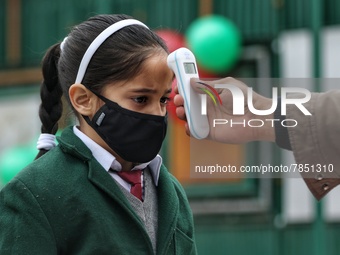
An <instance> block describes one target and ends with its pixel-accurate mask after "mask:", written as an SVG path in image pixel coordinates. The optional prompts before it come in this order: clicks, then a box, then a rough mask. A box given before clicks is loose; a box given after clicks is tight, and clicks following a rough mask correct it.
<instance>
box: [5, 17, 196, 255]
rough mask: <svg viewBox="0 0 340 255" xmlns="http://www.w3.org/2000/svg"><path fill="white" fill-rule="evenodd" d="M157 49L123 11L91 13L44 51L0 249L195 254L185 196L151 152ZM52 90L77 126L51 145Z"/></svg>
mask: <svg viewBox="0 0 340 255" xmlns="http://www.w3.org/2000/svg"><path fill="white" fill-rule="evenodd" d="M167 55H168V52H167V48H166V46H165V45H164V42H163V41H162V40H161V39H160V38H159V37H158V36H157V35H156V34H155V33H154V32H152V31H151V30H150V29H148V28H147V27H146V26H145V25H144V24H143V23H141V22H139V21H137V20H134V19H131V18H130V17H128V16H125V15H100V16H95V17H92V18H90V19H89V20H87V21H86V22H84V23H82V24H80V25H78V26H76V27H75V28H74V29H73V30H72V31H71V33H70V34H69V35H68V37H67V38H65V40H64V41H63V42H62V43H61V44H56V45H54V46H52V47H51V48H50V49H49V50H48V52H47V54H46V55H45V57H44V60H43V68H42V69H43V78H44V79H43V82H42V86H41V99H42V103H41V106H40V110H39V115H40V118H41V121H42V133H43V134H42V136H41V138H40V140H39V142H38V148H39V149H40V153H39V154H38V156H37V158H38V159H37V160H35V161H34V162H33V163H32V164H30V165H29V166H28V167H26V168H25V169H24V170H22V171H21V172H20V173H19V175H17V176H16V177H15V178H14V179H13V180H12V181H11V182H10V183H9V184H8V185H7V186H6V187H4V188H3V189H2V191H1V195H0V212H1V213H0V251H1V254H34V255H37V254H82V255H85V254H118V255H123V254H139V255H140V254H147V255H150V254H185V255H188V254H196V248H195V242H194V231H193V219H192V213H191V210H190V207H189V203H188V200H187V198H186V195H185V192H184V190H183V188H182V187H181V185H180V184H179V183H178V182H177V181H176V179H175V178H174V177H173V176H172V175H171V174H170V173H169V172H168V171H167V169H166V168H165V167H164V166H163V165H162V158H161V157H160V156H159V155H157V153H158V152H159V150H160V148H161V145H162V142H163V139H164V136H165V133H166V126H167V115H166V104H167V102H168V100H169V98H168V97H169V94H170V92H171V83H172V80H173V73H172V72H171V70H170V69H169V68H168V67H167V63H166V60H167ZM62 95H64V96H65V98H66V100H67V101H68V102H69V103H70V106H71V107H72V109H73V110H74V112H75V114H76V116H77V117H78V120H79V125H77V126H73V127H69V128H66V129H65V130H64V131H63V133H62V135H61V137H60V138H58V146H56V147H55V144H54V136H53V134H55V133H56V131H57V129H58V124H57V122H58V120H59V118H60V117H61V112H62V105H61V97H62ZM51 134H52V135H51ZM47 151H48V153H46V152H47ZM43 154H44V155H43Z"/></svg>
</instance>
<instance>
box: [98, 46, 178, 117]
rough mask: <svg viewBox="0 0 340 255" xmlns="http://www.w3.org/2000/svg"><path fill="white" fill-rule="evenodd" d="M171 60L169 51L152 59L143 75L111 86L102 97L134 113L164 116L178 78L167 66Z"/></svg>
mask: <svg viewBox="0 0 340 255" xmlns="http://www.w3.org/2000/svg"><path fill="white" fill-rule="evenodd" d="M167 56H168V54H167V53H166V52H165V51H162V52H159V53H157V54H155V55H152V56H151V57H149V58H148V59H147V60H146V61H145V62H144V64H143V67H142V70H141V72H140V74H139V75H137V76H136V77H135V78H132V79H131V80H128V81H122V82H114V83H112V84H109V85H107V86H106V87H105V88H104V90H103V91H102V95H103V96H104V97H106V98H107V99H109V100H111V101H114V102H116V103H117V104H119V105H120V106H121V107H123V108H126V109H129V110H131V111H135V112H140V113H145V114H152V115H160V116H164V115H165V114H166V106H167V103H168V102H169V96H170V92H171V84H172V81H173V78H174V74H173V72H172V71H171V70H170V68H169V67H168V66H167Z"/></svg>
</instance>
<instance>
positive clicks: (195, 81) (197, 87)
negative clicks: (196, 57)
mask: <svg viewBox="0 0 340 255" xmlns="http://www.w3.org/2000/svg"><path fill="white" fill-rule="evenodd" d="M207 85H210V83H209V81H203V80H200V79H199V78H191V79H190V86H191V87H192V88H193V90H194V91H195V92H196V93H199V94H204V91H203V90H202V89H204V88H205V87H206V86H207Z"/></svg>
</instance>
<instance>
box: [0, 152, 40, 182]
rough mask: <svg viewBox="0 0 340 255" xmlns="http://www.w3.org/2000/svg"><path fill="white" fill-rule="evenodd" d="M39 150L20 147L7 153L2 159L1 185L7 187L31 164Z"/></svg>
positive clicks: (0, 159) (0, 170)
mask: <svg viewBox="0 0 340 255" xmlns="http://www.w3.org/2000/svg"><path fill="white" fill-rule="evenodd" d="M37 153H38V150H37V149H36V148H34V147H32V146H19V147H14V148H12V149H9V150H7V151H5V152H4V153H3V154H1V157H0V184H1V185H5V184H6V183H8V182H9V181H10V180H11V179H12V178H13V177H14V176H15V175H16V174H17V173H19V172H20V170H22V169H23V168H24V167H26V166H27V165H28V164H29V163H31V162H32V161H33V160H34V158H35V156H36V155H37Z"/></svg>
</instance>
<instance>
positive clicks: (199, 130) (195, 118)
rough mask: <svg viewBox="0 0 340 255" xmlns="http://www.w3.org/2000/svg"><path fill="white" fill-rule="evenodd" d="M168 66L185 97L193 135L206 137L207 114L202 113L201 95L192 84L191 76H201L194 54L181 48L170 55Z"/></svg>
mask: <svg viewBox="0 0 340 255" xmlns="http://www.w3.org/2000/svg"><path fill="white" fill-rule="evenodd" d="M167 62H168V66H169V67H170V68H171V69H172V70H173V72H174V73H175V76H176V79H177V86H178V91H179V94H180V95H181V96H182V97H183V98H184V110H185V114H186V117H187V122H188V125H189V130H190V133H191V135H192V136H194V137H195V138H197V139H203V138H206V137H207V136H208V134H209V122H208V117H207V115H203V114H201V112H200V111H201V108H202V107H201V96H200V94H199V93H197V92H196V91H195V90H194V89H193V88H192V87H191V86H190V79H191V78H199V77H198V71H197V65H196V60H195V56H194V54H192V52H191V51H190V50H188V49H187V48H179V49H178V50H175V51H174V52H172V53H171V54H170V55H169V56H168V60H167Z"/></svg>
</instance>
